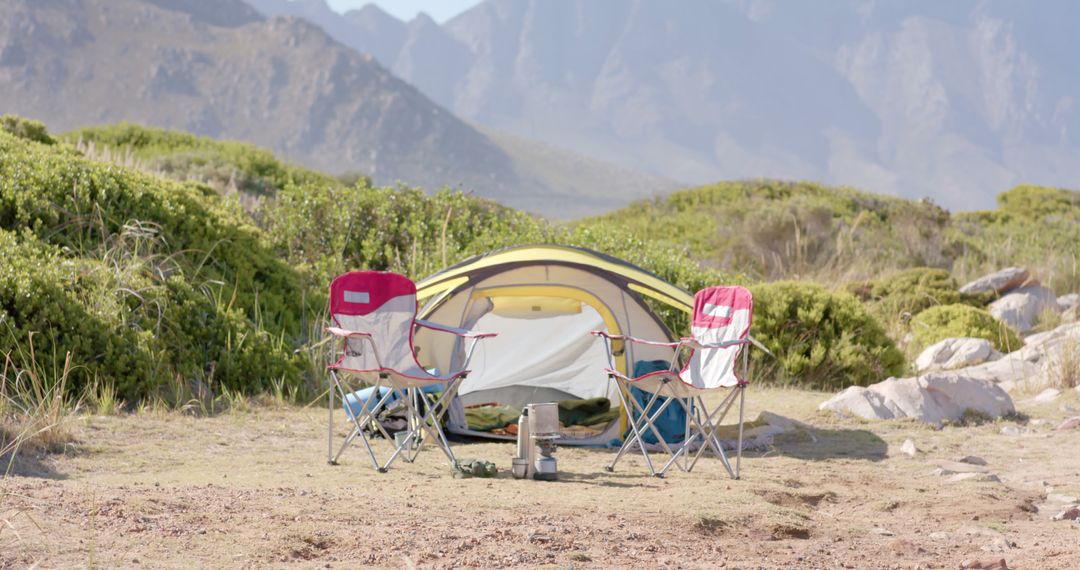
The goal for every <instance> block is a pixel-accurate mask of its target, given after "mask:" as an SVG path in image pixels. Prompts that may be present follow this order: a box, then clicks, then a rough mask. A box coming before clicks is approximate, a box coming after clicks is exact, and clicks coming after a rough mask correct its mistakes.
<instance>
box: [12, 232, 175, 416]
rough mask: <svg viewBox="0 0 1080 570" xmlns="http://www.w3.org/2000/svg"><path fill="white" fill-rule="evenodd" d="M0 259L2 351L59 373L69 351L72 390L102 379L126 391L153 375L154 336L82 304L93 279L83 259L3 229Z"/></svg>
mask: <svg viewBox="0 0 1080 570" xmlns="http://www.w3.org/2000/svg"><path fill="white" fill-rule="evenodd" d="M30 239H31V240H33V238H30ZM0 258H3V260H4V263H2V264H0V320H2V321H3V324H2V325H0V354H2V355H8V356H12V358H13V360H15V361H23V362H30V361H35V362H37V363H38V364H39V365H40V366H41V367H42V368H43V369H44V370H54V371H59V370H61V369H62V368H63V366H64V360H65V357H66V355H67V353H69V352H70V353H71V354H72V359H73V362H75V363H76V364H77V366H76V367H75V368H74V369H73V370H72V372H71V376H70V377H69V379H68V387H69V389H71V390H73V391H75V393H78V391H79V390H81V389H82V387H84V386H86V385H87V384H89V383H90V382H92V381H93V380H94V379H98V378H100V379H103V380H108V381H109V382H111V383H113V384H115V386H116V387H117V389H118V390H119V391H120V392H122V393H123V394H125V395H126V396H129V397H130V396H134V395H138V394H144V393H146V392H147V391H148V390H149V388H151V387H152V384H153V383H154V382H156V381H157V378H155V377H154V376H155V372H156V369H155V363H154V358H153V349H152V344H153V338H152V336H150V335H149V334H146V333H140V332H139V331H137V330H134V329H133V328H127V327H124V326H120V323H119V320H118V319H117V318H116V315H115V314H112V315H110V314H108V313H107V312H100V313H99V312H97V311H95V310H94V308H95V307H94V306H93V305H88V304H87V303H86V301H87V300H88V297H89V296H90V294H89V293H90V290H91V289H93V288H94V287H95V285H96V283H95V278H94V276H93V271H92V268H90V267H88V265H91V264H90V263H89V262H86V261H84V260H72V259H64V258H63V257H61V256H60V255H59V252H58V250H57V249H56V248H51V247H48V246H45V245H44V244H40V243H36V242H35V241H30V242H27V243H20V241H19V240H18V239H17V238H16V237H15V235H14V234H12V233H10V232H7V231H4V230H0ZM88 269H90V270H89V271H88ZM99 308H100V307H99ZM20 351H21V352H22V353H23V354H20V355H19V356H20V357H19V358H15V357H14V355H16V354H18V353H19V352H20ZM31 351H33V356H32V357H31V356H30V352H31ZM54 376H59V374H55V375H54Z"/></svg>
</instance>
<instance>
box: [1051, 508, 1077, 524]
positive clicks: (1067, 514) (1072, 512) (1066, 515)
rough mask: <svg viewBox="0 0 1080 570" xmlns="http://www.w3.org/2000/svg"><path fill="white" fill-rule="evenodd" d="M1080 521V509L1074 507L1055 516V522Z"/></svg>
mask: <svg viewBox="0 0 1080 570" xmlns="http://www.w3.org/2000/svg"><path fill="white" fill-rule="evenodd" d="M1076 519H1080V507H1078V506H1076V505H1073V506H1071V507H1069V508H1067V509H1065V510H1064V511H1061V512H1060V513H1058V514H1056V515H1054V518H1053V520H1056V521H1074V520H1076Z"/></svg>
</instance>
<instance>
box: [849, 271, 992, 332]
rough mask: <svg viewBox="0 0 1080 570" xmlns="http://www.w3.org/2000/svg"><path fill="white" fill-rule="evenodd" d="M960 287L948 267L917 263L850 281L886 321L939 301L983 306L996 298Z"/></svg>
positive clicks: (851, 289) (856, 292) (855, 291)
mask: <svg viewBox="0 0 1080 570" xmlns="http://www.w3.org/2000/svg"><path fill="white" fill-rule="evenodd" d="M958 289H959V285H958V284H957V283H956V280H955V279H953V278H952V277H951V276H949V272H948V271H945V270H944V269H936V268H931V267H913V268H911V269H904V270H901V271H898V272H895V273H893V274H891V275H887V276H885V277H881V278H878V279H873V280H870V281H862V282H857V283H851V284H849V285H848V291H849V292H851V293H853V294H854V295H855V296H857V297H859V298H860V299H861V300H862V301H864V302H867V303H870V304H871V308H872V310H873V312H874V313H875V314H877V315H878V316H879V318H881V319H882V320H883V321H885V322H888V321H893V320H899V321H904V322H906V321H907V319H910V318H911V317H912V316H914V315H917V314H919V313H921V312H922V311H924V310H926V309H928V308H930V307H933V306H935V305H953V304H957V303H962V304H965V305H971V306H976V307H981V306H984V305H985V304H986V303H988V302H990V301H991V300H993V294H985V293H979V294H971V293H961V292H960V291H959V290H958Z"/></svg>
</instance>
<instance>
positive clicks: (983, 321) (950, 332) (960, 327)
mask: <svg viewBox="0 0 1080 570" xmlns="http://www.w3.org/2000/svg"><path fill="white" fill-rule="evenodd" d="M911 335H912V339H913V345H914V348H915V350H917V351H919V350H922V349H924V348H926V347H928V346H930V345H932V344H934V343H936V342H938V341H941V340H944V339H946V338H951V337H973V338H984V339H986V340H988V341H990V342H991V343H992V344H993V345H994V348H996V349H997V350H1000V351H1002V352H1011V351H1013V350H1016V349H1018V348H1020V347H1021V346H1023V344H1024V343H1023V341H1021V340H1020V337H1019V336H1017V334H1016V332H1015V331H1013V330H1012V329H1011V328H1009V326H1008V325H1006V324H1005V323H1003V322H1000V321H998V320H997V319H995V318H994V316H993V315H991V314H990V313H988V312H987V311H984V310H982V309H978V308H975V307H971V306H969V305H940V306H937V307H931V308H929V309H927V310H925V311H923V312H921V313H919V314H918V315H916V316H915V318H914V319H912V320H911Z"/></svg>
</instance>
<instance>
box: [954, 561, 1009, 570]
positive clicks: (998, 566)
mask: <svg viewBox="0 0 1080 570" xmlns="http://www.w3.org/2000/svg"><path fill="white" fill-rule="evenodd" d="M960 568H963V569H966V570H1009V565H1008V564H1007V563H1006V562H1005V559H1004V558H990V559H986V560H965V561H963V562H961V563H960Z"/></svg>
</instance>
